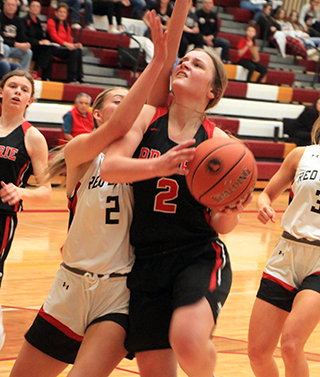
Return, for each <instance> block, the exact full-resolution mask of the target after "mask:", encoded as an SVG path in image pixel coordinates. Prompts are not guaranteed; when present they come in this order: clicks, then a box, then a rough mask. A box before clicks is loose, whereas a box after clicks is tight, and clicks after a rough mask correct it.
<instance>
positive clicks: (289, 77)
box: [266, 69, 295, 86]
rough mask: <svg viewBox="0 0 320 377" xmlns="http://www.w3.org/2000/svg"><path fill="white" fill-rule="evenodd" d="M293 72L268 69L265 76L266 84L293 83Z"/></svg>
mask: <svg viewBox="0 0 320 377" xmlns="http://www.w3.org/2000/svg"><path fill="white" fill-rule="evenodd" d="M294 77H295V76H294V73H293V72H286V71H277V70H273V69H269V70H268V73H267V77H266V83H267V84H276V85H282V84H286V85H290V86H292V85H293V83H294Z"/></svg>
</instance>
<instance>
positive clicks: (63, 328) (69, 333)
mask: <svg viewBox="0 0 320 377" xmlns="http://www.w3.org/2000/svg"><path fill="white" fill-rule="evenodd" d="M39 315H40V316H41V317H42V318H43V319H45V320H46V321H47V322H49V323H50V324H51V325H52V326H54V327H56V328H57V329H58V330H60V331H61V332H63V333H64V334H65V335H67V336H68V337H69V338H71V339H74V340H77V341H78V342H82V340H83V336H81V335H78V334H76V333H75V332H73V331H72V330H71V329H69V327H67V326H66V325H64V324H63V323H61V322H60V321H58V320H57V319H55V318H54V317H52V315H50V314H48V313H46V312H45V311H44V310H43V306H41V309H40V310H39Z"/></svg>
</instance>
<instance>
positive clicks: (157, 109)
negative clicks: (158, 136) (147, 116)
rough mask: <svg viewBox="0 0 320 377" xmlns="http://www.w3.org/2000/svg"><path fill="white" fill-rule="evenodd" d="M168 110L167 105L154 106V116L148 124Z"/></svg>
mask: <svg viewBox="0 0 320 377" xmlns="http://www.w3.org/2000/svg"><path fill="white" fill-rule="evenodd" d="M168 111H169V109H168V108H167V107H156V112H155V113H154V116H153V117H152V119H151V122H150V125H151V124H152V123H153V122H154V121H156V120H157V119H158V118H160V117H161V116H162V115H164V114H167V112H168ZM150 125H149V126H150Z"/></svg>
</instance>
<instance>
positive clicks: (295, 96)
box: [291, 88, 320, 103]
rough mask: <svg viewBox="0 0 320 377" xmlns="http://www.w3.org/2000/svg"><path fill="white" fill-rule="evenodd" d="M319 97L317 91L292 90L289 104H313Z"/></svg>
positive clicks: (319, 94)
mask: <svg viewBox="0 0 320 377" xmlns="http://www.w3.org/2000/svg"><path fill="white" fill-rule="evenodd" d="M319 97H320V93H319V92H318V91H317V90H310V89H296V88H295V89H293V93H292V99H291V102H299V103H314V102H315V101H316V100H317V99H318V98H319Z"/></svg>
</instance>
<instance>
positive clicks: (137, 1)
mask: <svg viewBox="0 0 320 377" xmlns="http://www.w3.org/2000/svg"><path fill="white" fill-rule="evenodd" d="M129 1H130V4H131V6H132V14H131V17H132V18H134V19H137V20H142V19H143V16H144V14H145V10H146V9H147V7H148V3H147V2H146V0H129ZM150 4H151V1H150Z"/></svg>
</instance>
